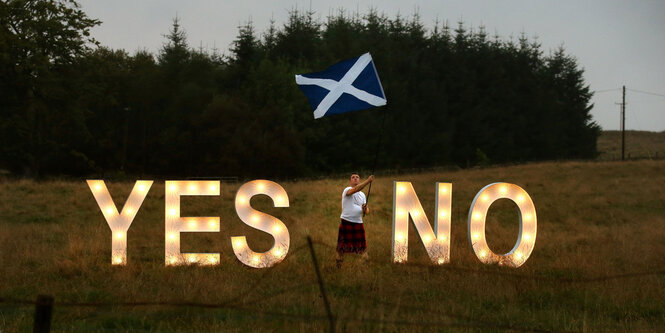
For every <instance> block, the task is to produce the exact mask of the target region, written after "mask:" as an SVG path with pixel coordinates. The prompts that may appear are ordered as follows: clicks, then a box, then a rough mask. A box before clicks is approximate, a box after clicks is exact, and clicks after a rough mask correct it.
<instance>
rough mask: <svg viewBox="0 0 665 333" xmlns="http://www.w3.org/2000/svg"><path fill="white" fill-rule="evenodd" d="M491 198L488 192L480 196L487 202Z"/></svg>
mask: <svg viewBox="0 0 665 333" xmlns="http://www.w3.org/2000/svg"><path fill="white" fill-rule="evenodd" d="M489 199H490V197H489V196H487V194H483V195H482V196H480V200H482V201H483V202H487V200H489Z"/></svg>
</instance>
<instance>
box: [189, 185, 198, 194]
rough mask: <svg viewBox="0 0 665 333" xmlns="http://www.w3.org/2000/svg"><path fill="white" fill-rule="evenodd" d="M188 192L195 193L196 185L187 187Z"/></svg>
mask: <svg viewBox="0 0 665 333" xmlns="http://www.w3.org/2000/svg"><path fill="white" fill-rule="evenodd" d="M189 191H190V192H194V191H196V185H194V184H191V185H189Z"/></svg>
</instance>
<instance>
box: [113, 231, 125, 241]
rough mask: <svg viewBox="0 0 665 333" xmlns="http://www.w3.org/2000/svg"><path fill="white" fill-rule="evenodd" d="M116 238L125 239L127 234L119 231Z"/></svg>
mask: <svg viewBox="0 0 665 333" xmlns="http://www.w3.org/2000/svg"><path fill="white" fill-rule="evenodd" d="M115 238H116V239H123V238H125V233H124V232H122V231H118V232H116V233H115Z"/></svg>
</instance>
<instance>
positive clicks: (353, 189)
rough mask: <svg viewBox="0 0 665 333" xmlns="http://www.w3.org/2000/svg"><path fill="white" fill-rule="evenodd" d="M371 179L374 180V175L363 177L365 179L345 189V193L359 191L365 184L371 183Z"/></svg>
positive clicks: (349, 193)
mask: <svg viewBox="0 0 665 333" xmlns="http://www.w3.org/2000/svg"><path fill="white" fill-rule="evenodd" d="M372 181H374V175H370V176H369V177H367V179H365V181H363V182H362V183H360V184H358V185H356V186H354V187H352V188H351V189H350V190H348V191H346V195H351V194H353V193H356V192H358V191H361V190H362V189H363V188H365V186H367V184H369V183H371V182H372Z"/></svg>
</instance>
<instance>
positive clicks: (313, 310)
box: [0, 160, 665, 332]
mask: <svg viewBox="0 0 665 333" xmlns="http://www.w3.org/2000/svg"><path fill="white" fill-rule="evenodd" d="M393 180H404V181H411V182H412V183H413V185H414V188H415V189H416V191H417V193H418V195H419V198H420V200H421V202H422V204H423V207H424V208H425V211H426V212H427V214H428V215H429V217H430V220H431V218H432V214H433V213H434V207H433V205H434V183H435V182H436V181H446V182H452V183H453V206H452V209H453V211H452V228H453V229H452V244H451V247H452V249H451V263H450V264H448V265H444V266H436V267H435V266H431V265H429V264H428V262H429V260H428V258H427V256H426V253H425V251H424V248H423V246H422V244H421V242H420V240H419V239H417V238H416V235H415V229H414V228H413V226H411V227H410V232H409V235H410V241H409V244H410V248H409V251H410V253H409V262H408V263H407V264H402V265H398V264H391V263H390V246H391V241H390V237H391V212H392V182H393ZM496 181H506V182H511V183H515V184H518V185H520V186H522V187H523V188H524V189H525V190H526V191H527V192H529V194H530V195H531V197H532V198H533V201H534V203H535V205H536V210H537V212H538V236H537V241H536V246H535V250H534V251H533V253H532V256H531V258H530V259H529V260H528V261H527V262H526V264H525V265H524V266H522V267H521V268H519V269H508V268H502V267H494V266H484V265H482V264H480V262H479V261H478V260H477V259H476V258H475V257H474V256H473V254H472V252H471V250H470V248H469V245H468V242H467V238H466V215H467V212H468V209H469V205H470V203H471V201H472V199H473V197H474V195H475V194H476V192H477V191H478V190H480V189H481V188H482V187H483V186H485V185H487V184H489V183H492V182H496ZM107 183H108V182H107ZM280 184H281V185H282V186H283V187H284V188H285V189H286V191H287V193H288V195H289V198H290V207H289V208H273V207H271V205H270V204H269V201H268V199H267V197H255V198H254V199H253V200H252V204H253V206H255V207H257V208H258V209H261V210H263V211H265V212H267V213H270V214H272V215H274V216H277V217H278V218H280V219H281V220H282V221H284V223H285V224H286V225H287V226H288V229H289V232H290V235H291V250H290V252H289V254H288V255H287V257H286V259H285V260H284V262H282V263H281V264H278V265H277V266H275V267H273V268H271V269H251V268H248V267H245V266H244V265H242V264H241V263H239V262H238V261H237V260H236V259H235V257H234V256H233V253H232V250H231V243H230V237H231V236H235V235H247V237H248V240H249V243H250V246H251V247H252V248H253V249H254V250H255V251H264V250H267V249H268V248H269V247H270V246H271V242H272V239H271V237H270V236H268V235H267V234H263V233H261V232H257V231H254V230H252V229H251V228H249V227H247V226H245V225H244V224H243V223H242V222H241V221H240V220H239V219H238V218H237V217H236V215H235V212H234V210H233V204H232V198H233V196H234V194H235V191H236V190H237V188H238V187H239V186H240V185H241V184H222V185H223V186H222V194H221V196H219V197H196V198H193V197H189V198H184V199H183V201H182V215H183V216H221V221H222V223H221V224H222V230H221V232H219V233H189V234H183V235H182V237H181V239H182V250H183V251H186V252H220V253H221V256H222V260H221V264H220V265H219V266H216V267H191V266H190V267H175V268H174V267H164V265H163V262H164V257H163V256H164V186H163V185H164V183H163V182H162V181H159V182H155V184H154V185H153V187H152V188H151V189H150V192H149V194H148V197H147V198H146V201H145V202H144V204H143V206H142V207H141V210H140V211H139V213H138V215H137V217H136V219H135V220H134V222H133V224H132V227H131V228H130V229H129V232H128V253H129V256H128V265H127V266H126V267H113V266H111V264H110V246H111V245H110V242H111V233H110V230H109V228H108V226H107V225H106V222H105V221H104V218H103V216H102V214H101V212H100V210H99V208H98V207H97V205H96V203H95V201H94V199H93V196H92V194H91V193H90V190H89V189H88V188H87V185H86V183H85V180H84V179H81V180H80V181H47V182H40V183H38V182H34V181H27V180H21V181H16V180H14V181H2V182H0V298H5V299H6V298H13V299H25V300H34V299H35V298H36V295H38V294H49V295H53V296H54V297H55V300H56V305H55V310H54V314H53V329H54V330H55V331H173V332H175V331H189V332H191V331H232V332H235V331H238V332H241V331H248V330H265V331H302V332H310V331H320V330H324V329H326V328H327V327H328V322H327V319H326V316H325V310H324V305H323V301H322V298H321V296H320V293H319V289H318V285H317V280H316V275H315V271H314V270H313V266H312V260H311V257H310V254H309V249H308V248H307V247H306V246H305V245H306V236H307V235H310V236H311V237H312V238H313V239H314V240H315V241H316V242H317V244H316V245H315V249H316V252H317V254H318V260H319V263H320V266H321V271H322V273H323V279H324V281H325V283H326V289H327V291H328V297H329V299H330V303H331V307H332V312H333V313H334V315H335V316H336V318H337V330H338V331H346V332H352V331H407V330H408V331H433V330H434V331H439V330H440V331H464V332H466V331H503V330H504V329H506V328H512V329H514V330H546V331H549V330H551V331H584V330H588V331H663V330H665V297H664V296H663V295H665V276H664V275H663V274H662V273H661V274H654V275H642V276H630V277H622V278H618V279H610V280H598V281H587V282H583V281H579V280H576V279H585V278H596V277H604V276H611V275H617V274H624V273H639V272H652V271H658V270H660V271H662V270H663V268H664V267H665V186H664V185H665V161H648V160H644V161H629V162H625V163H621V162H561V163H555V162H552V163H540V164H526V165H518V166H510V167H501V168H485V169H471V170H463V171H449V172H438V173H422V174H412V175H400V176H391V177H378V178H377V180H376V182H375V184H374V186H373V188H372V197H371V202H370V206H371V207H372V208H373V209H374V212H373V214H371V215H369V216H367V217H366V219H365V223H366V224H365V225H366V230H367V235H368V245H369V249H368V251H369V261H367V262H364V261H362V260H360V258H349V259H348V260H347V261H346V262H345V264H344V266H343V267H342V268H341V269H337V268H336V267H335V262H334V260H333V256H334V248H333V247H334V245H335V242H336V237H337V226H338V223H339V219H338V217H339V211H340V203H339V196H340V193H341V191H342V189H343V188H344V186H345V185H346V179H344V178H339V179H326V180H318V181H303V182H297V183H295V182H280ZM132 185H133V184H132V183H125V182H119V183H113V182H111V183H110V184H109V189H110V191H111V193H112V194H113V197H114V199H115V201H116V203H123V202H124V200H125V198H126V197H127V195H128V194H129V191H130V189H131V187H132ZM487 228H488V229H487V237H488V242H489V244H490V246H491V247H492V249H493V250H494V251H496V252H506V251H508V250H510V248H511V247H512V245H513V243H514V241H515V239H516V236H517V210H516V207H515V206H514V204H512V203H511V202H504V201H499V202H497V203H495V204H494V205H493V206H492V208H491V209H490V213H489V217H488V226H487ZM146 301H147V302H180V301H186V302H197V303H210V304H218V305H220V306H222V307H220V308H201V307H179V306H116V305H104V306H93V307H79V306H66V305H65V304H62V303H66V302H85V303H116V302H117V303H123V302H146ZM58 302H60V303H61V304H58ZM33 314H34V308H33V307H32V306H30V305H15V304H6V303H5V304H0V331H2V332H14V331H29V330H31V327H32V321H33Z"/></svg>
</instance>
